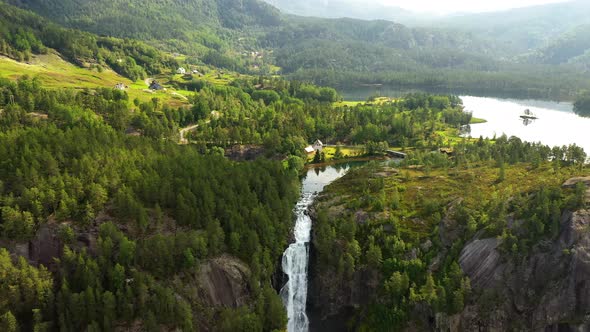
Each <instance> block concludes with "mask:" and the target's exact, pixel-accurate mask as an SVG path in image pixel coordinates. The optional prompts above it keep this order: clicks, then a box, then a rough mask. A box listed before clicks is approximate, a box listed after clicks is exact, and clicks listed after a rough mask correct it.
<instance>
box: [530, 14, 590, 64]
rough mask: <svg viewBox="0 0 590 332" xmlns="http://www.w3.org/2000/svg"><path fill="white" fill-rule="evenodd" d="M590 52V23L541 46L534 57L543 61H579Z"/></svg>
mask: <svg viewBox="0 0 590 332" xmlns="http://www.w3.org/2000/svg"><path fill="white" fill-rule="evenodd" d="M588 54H590V24H588V25H583V26H579V27H577V28H575V29H573V30H571V31H568V32H566V33H564V34H562V35H561V36H559V37H558V38H555V39H554V40H552V41H551V42H550V43H549V44H548V45H547V46H544V47H541V48H539V49H538V50H537V51H536V52H535V53H534V55H533V56H532V58H533V59H534V60H537V61H539V62H542V63H548V64H562V63H578V62H581V61H582V59H588V57H587V55H588Z"/></svg>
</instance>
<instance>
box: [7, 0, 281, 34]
mask: <svg viewBox="0 0 590 332" xmlns="http://www.w3.org/2000/svg"><path fill="white" fill-rule="evenodd" d="M9 2H10V3H12V4H15V5H18V6H20V7H23V8H27V9H31V10H33V11H35V12H37V13H39V14H41V15H43V16H46V17H48V18H50V19H52V20H54V21H56V22H59V23H61V24H64V25H65V26H68V27H72V28H77V29H81V30H86V31H91V32H94V33H97V34H104V35H110V36H116V37H132V38H142V39H167V38H173V39H181V40H186V39H187V38H189V37H191V36H192V33H193V32H195V31H197V30H199V29H204V28H219V27H225V28H231V29H241V28H245V27H250V26H274V25H277V24H279V23H280V18H279V12H278V11H277V10H276V9H275V8H273V7H271V6H270V5H267V4H266V3H263V2H260V1H257V0H192V1H183V0H165V1H140V0H132V1H112V0H98V1H95V0H82V1H61V0H49V1H43V0H9Z"/></svg>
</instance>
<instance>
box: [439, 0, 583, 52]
mask: <svg viewBox="0 0 590 332" xmlns="http://www.w3.org/2000/svg"><path fill="white" fill-rule="evenodd" d="M588 13H590V1H587V0H583V1H570V2H564V3H556V4H549V5H541V6H534V7H526V8H519V9H512V10H506V11H500V12H492V13H482V14H467V15H455V16H450V17H446V18H444V19H442V20H438V21H435V22H431V23H429V24H430V25H436V26H439V27H447V28H457V29H462V30H468V31H470V32H472V33H474V34H476V35H479V36H482V37H485V38H493V39H497V40H500V41H503V42H505V43H507V44H508V45H509V46H510V47H512V48H513V49H514V50H516V51H526V50H530V49H535V48H538V47H542V46H544V45H545V44H547V43H550V42H551V40H552V39H553V38H557V37H560V36H561V35H562V34H564V33H566V32H568V31H570V30H571V29H573V28H576V27H578V26H580V25H583V24H590V15H589V14H588Z"/></svg>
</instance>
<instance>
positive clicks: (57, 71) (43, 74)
mask: <svg viewBox="0 0 590 332" xmlns="http://www.w3.org/2000/svg"><path fill="white" fill-rule="evenodd" d="M24 75H28V76H31V77H38V78H39V79H40V80H41V82H43V84H44V86H46V87H48V88H73V89H86V88H87V89H96V88H99V87H106V88H112V87H114V86H115V85H116V84H117V83H123V84H125V85H127V86H128V87H129V88H128V89H126V91H127V94H128V95H129V100H130V103H131V102H132V101H133V100H134V99H135V98H138V99H139V100H140V101H147V100H151V99H152V98H159V99H160V100H161V101H163V102H165V103H168V104H169V105H171V106H174V107H179V106H182V105H186V104H188V100H187V98H186V97H188V96H189V95H191V94H192V92H190V91H185V90H176V89H173V88H171V87H169V86H166V85H165V84H164V87H165V88H166V90H162V91H150V90H148V87H149V86H148V84H147V82H148V81H149V80H138V81H136V82H132V81H131V80H129V79H128V78H126V77H123V76H121V75H119V74H117V73H116V72H114V71H112V70H110V69H105V70H102V71H101V72H99V71H98V70H96V69H87V68H81V67H78V66H75V65H73V64H71V63H69V62H67V61H64V60H63V59H61V58H60V57H59V55H58V54H56V53H49V54H45V55H38V56H33V58H32V59H31V61H29V62H27V63H24V62H18V61H15V60H13V59H10V58H7V57H0V77H3V78H8V79H11V80H16V79H18V78H19V77H21V76H24ZM154 79H156V80H158V81H160V82H162V83H163V82H167V81H169V77H168V76H167V75H161V76H159V77H155V78H154Z"/></svg>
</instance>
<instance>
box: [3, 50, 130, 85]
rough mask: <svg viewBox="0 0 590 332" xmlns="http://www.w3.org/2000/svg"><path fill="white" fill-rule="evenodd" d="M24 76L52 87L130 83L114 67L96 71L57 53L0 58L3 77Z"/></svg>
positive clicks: (14, 77)
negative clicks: (21, 59)
mask: <svg viewBox="0 0 590 332" xmlns="http://www.w3.org/2000/svg"><path fill="white" fill-rule="evenodd" d="M23 75H29V76H37V77H39V78H40V79H41V81H42V82H43V84H44V85H45V86H47V87H50V88H57V87H68V88H76V89H82V88H96V87H101V86H115V84H117V83H123V84H126V85H129V84H131V81H130V80H129V79H127V78H125V77H123V76H121V75H119V74H117V73H115V72H114V71H112V70H104V71H103V72H101V73H99V72H98V71H97V70H90V69H85V68H80V67H77V66H74V65H73V64H71V63H69V62H66V61H64V60H63V59H61V58H60V57H59V56H58V55H57V54H54V53H49V54H45V55H39V56H34V57H33V58H32V59H31V61H30V62H29V63H24V62H18V61H15V60H12V59H9V58H7V57H0V77H4V78H9V79H17V78H19V77H20V76H23Z"/></svg>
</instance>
